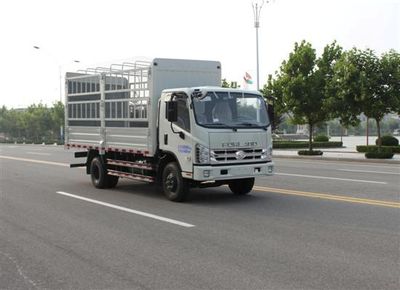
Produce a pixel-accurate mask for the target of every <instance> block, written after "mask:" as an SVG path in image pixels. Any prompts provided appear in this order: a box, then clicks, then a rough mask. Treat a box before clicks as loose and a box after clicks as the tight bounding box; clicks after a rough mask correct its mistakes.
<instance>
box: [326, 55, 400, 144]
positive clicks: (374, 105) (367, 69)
mask: <svg viewBox="0 0 400 290" xmlns="http://www.w3.org/2000/svg"><path fill="white" fill-rule="evenodd" d="M399 70H400V58H399V54H398V53H396V52H394V51H390V52H388V53H385V54H383V55H382V57H381V58H379V57H378V56H376V54H375V53H374V51H372V50H370V49H366V50H359V49H356V48H353V49H352V50H351V51H348V52H347V53H345V54H344V55H343V56H342V58H341V59H340V61H339V62H338V64H337V66H336V67H335V78H334V79H335V84H334V85H333V86H335V87H336V88H337V92H338V94H337V96H338V99H337V100H336V101H332V99H331V104H332V103H333V104H335V106H337V111H336V114H337V116H339V117H340V118H341V119H342V120H343V121H344V122H345V123H347V124H351V125H355V124H356V123H357V120H356V119H357V117H358V115H359V114H360V113H361V112H363V113H364V114H365V115H366V116H367V117H368V118H373V119H375V121H376V126H377V134H378V140H379V142H378V146H379V147H380V146H381V142H380V137H381V121H382V119H383V117H384V116H385V115H386V114H387V113H390V112H399V111H400V110H399V102H400V101H399V96H400V93H399V86H400V84H399V83H400V77H399V76H400V73H399Z"/></svg>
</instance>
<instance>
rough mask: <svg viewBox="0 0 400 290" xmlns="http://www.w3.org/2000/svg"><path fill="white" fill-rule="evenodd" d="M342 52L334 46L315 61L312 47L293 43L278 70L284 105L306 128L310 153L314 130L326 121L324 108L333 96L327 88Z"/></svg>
mask: <svg viewBox="0 0 400 290" xmlns="http://www.w3.org/2000/svg"><path fill="white" fill-rule="evenodd" d="M341 51H342V49H341V47H339V46H338V45H337V44H336V42H333V43H332V44H330V45H327V46H326V47H325V49H324V52H323V54H322V56H321V57H320V58H319V59H317V56H316V53H315V50H314V49H313V48H312V46H311V44H310V43H308V42H306V41H304V40H303V41H302V42H301V43H300V44H298V43H295V47H294V51H293V52H292V53H290V55H289V59H288V60H287V61H284V62H283V63H282V66H281V76H282V86H283V88H284V89H283V101H284V102H285V103H286V104H287V106H288V107H289V110H290V112H291V115H292V117H293V119H294V120H295V121H296V122H297V123H298V124H308V126H309V131H310V136H309V151H312V140H313V129H314V127H315V126H316V125H317V124H318V123H321V122H324V121H326V120H328V119H329V114H328V109H327V105H326V103H327V99H328V98H329V96H330V94H332V88H331V87H330V86H329V84H330V83H331V80H332V79H333V77H334V73H333V67H334V64H335V62H336V60H337V59H338V58H339V57H340V55H341Z"/></svg>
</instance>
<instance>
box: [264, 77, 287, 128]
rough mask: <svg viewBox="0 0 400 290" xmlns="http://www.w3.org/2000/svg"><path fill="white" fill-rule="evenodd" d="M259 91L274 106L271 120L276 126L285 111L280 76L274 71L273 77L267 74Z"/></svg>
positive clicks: (280, 121) (281, 120) (281, 119)
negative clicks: (265, 82) (265, 80)
mask: <svg viewBox="0 0 400 290" xmlns="http://www.w3.org/2000/svg"><path fill="white" fill-rule="evenodd" d="M261 93H262V94H263V96H264V98H265V99H266V100H267V102H268V103H269V104H272V105H273V106H274V120H272V122H273V124H274V127H275V128H277V127H279V125H280V124H281V123H282V122H283V120H284V119H285V118H284V114H285V113H286V112H287V106H285V102H284V101H283V86H282V78H281V76H280V75H279V74H278V72H275V78H272V75H268V81H267V84H265V85H264V87H263V88H262V89H261Z"/></svg>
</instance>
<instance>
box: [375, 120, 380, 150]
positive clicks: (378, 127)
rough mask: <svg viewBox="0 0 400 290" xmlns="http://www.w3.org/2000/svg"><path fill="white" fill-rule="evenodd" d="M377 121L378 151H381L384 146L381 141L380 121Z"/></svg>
mask: <svg viewBox="0 0 400 290" xmlns="http://www.w3.org/2000/svg"><path fill="white" fill-rule="evenodd" d="M375 120H376V130H377V131H378V151H379V152H380V151H381V146H382V140H381V125H380V120H379V119H375Z"/></svg>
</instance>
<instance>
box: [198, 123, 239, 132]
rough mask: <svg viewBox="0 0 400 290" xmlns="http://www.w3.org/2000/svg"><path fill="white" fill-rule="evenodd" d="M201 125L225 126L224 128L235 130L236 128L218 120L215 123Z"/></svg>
mask: <svg viewBox="0 0 400 290" xmlns="http://www.w3.org/2000/svg"><path fill="white" fill-rule="evenodd" d="M203 125H205V126H207V127H225V128H229V129H232V130H233V131H237V128H236V127H233V126H229V125H228V124H225V123H219V122H217V123H211V124H203Z"/></svg>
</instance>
